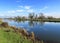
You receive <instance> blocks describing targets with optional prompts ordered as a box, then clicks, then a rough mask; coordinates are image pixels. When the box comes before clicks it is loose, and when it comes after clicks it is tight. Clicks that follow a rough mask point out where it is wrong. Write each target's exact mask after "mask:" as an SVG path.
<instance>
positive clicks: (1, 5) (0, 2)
mask: <svg viewBox="0 0 60 43" xmlns="http://www.w3.org/2000/svg"><path fill="white" fill-rule="evenodd" d="M30 12H35V13H40V12H43V13H44V15H46V16H54V17H60V0H0V16H3V17H7V16H8V17H11V16H28V13H30Z"/></svg>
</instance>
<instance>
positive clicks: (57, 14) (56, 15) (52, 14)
mask: <svg viewBox="0 0 60 43" xmlns="http://www.w3.org/2000/svg"><path fill="white" fill-rule="evenodd" d="M44 15H45V16H53V17H56V18H59V17H60V13H57V12H50V13H44Z"/></svg>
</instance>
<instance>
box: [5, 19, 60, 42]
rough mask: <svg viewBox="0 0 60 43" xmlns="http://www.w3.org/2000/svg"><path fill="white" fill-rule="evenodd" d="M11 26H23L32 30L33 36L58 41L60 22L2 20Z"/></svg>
mask: <svg viewBox="0 0 60 43" xmlns="http://www.w3.org/2000/svg"><path fill="white" fill-rule="evenodd" d="M4 21H5V22H8V23H9V25H11V26H16V27H21V28H25V29H26V30H27V31H29V32H32V31H33V32H34V33H35V36H36V37H37V38H39V39H41V40H45V41H46V40H48V41H57V42H60V23H54V22H34V21H25V22H15V21H10V20H4Z"/></svg>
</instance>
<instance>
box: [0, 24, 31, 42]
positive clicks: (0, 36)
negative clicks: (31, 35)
mask: <svg viewBox="0 0 60 43" xmlns="http://www.w3.org/2000/svg"><path fill="white" fill-rule="evenodd" d="M0 24H1V23H0ZM8 30H9V31H8ZM0 43H32V41H31V40H29V39H27V38H24V36H22V35H21V34H20V33H16V32H14V30H13V29H12V28H10V27H4V26H0Z"/></svg>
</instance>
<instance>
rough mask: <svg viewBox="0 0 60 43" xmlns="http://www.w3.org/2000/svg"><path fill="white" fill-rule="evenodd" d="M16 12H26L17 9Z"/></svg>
mask: <svg viewBox="0 0 60 43" xmlns="http://www.w3.org/2000/svg"><path fill="white" fill-rule="evenodd" d="M16 12H24V10H16Z"/></svg>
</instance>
